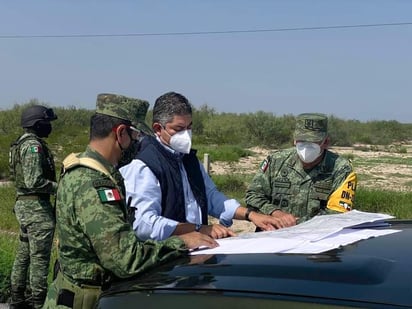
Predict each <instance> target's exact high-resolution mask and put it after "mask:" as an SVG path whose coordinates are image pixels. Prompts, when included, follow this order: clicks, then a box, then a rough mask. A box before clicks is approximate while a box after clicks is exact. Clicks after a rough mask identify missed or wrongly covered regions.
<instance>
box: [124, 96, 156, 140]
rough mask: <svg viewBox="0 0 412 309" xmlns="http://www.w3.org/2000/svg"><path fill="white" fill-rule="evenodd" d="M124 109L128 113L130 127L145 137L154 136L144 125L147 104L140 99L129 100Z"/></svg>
mask: <svg viewBox="0 0 412 309" xmlns="http://www.w3.org/2000/svg"><path fill="white" fill-rule="evenodd" d="M126 108H127V109H128V110H129V111H130V115H129V118H130V120H131V121H132V125H133V126H134V127H135V128H137V129H138V130H140V131H142V132H143V133H144V134H146V135H152V136H154V133H153V130H152V129H151V128H149V126H148V125H147V124H146V114H147V110H148V109H149V102H147V101H145V100H140V99H134V100H129V101H128V103H126Z"/></svg>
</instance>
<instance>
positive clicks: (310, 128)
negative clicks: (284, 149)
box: [294, 113, 328, 143]
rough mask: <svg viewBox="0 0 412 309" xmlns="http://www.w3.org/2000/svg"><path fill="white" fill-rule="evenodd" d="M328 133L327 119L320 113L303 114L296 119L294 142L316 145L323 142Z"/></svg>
mask: <svg viewBox="0 0 412 309" xmlns="http://www.w3.org/2000/svg"><path fill="white" fill-rule="evenodd" d="M327 132H328V118H327V116H326V115H324V114H320V113H304V114H300V115H298V116H297V117H296V127H295V136H294V139H295V141H304V142H313V143H317V142H320V141H323V140H324V139H325V137H326V136H327Z"/></svg>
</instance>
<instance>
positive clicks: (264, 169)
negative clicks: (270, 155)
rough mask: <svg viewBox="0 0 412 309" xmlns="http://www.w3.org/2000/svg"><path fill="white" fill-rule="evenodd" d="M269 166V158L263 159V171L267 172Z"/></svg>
mask: <svg viewBox="0 0 412 309" xmlns="http://www.w3.org/2000/svg"><path fill="white" fill-rule="evenodd" d="M268 166H269V162H268V160H266V159H265V160H263V161H262V163H260V166H259V167H260V170H261V171H262V173H264V172H266V170H267V169H268Z"/></svg>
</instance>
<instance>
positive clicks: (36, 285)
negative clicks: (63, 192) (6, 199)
mask: <svg viewBox="0 0 412 309" xmlns="http://www.w3.org/2000/svg"><path fill="white" fill-rule="evenodd" d="M10 167H11V172H12V174H13V175H14V179H15V183H16V191H17V200H16V204H15V206H14V212H15V214H16V218H17V221H18V222H19V225H20V241H19V244H18V248H17V252H16V258H15V261H14V265H13V270H12V274H11V285H12V292H13V291H14V292H16V293H17V294H18V295H20V296H19V298H21V297H23V295H24V291H25V290H26V282H27V275H28V273H29V274H30V278H29V283H30V287H31V290H32V297H33V302H34V304H35V306H36V304H37V305H39V304H42V302H43V300H44V297H45V295H46V292H47V275H48V270H49V262H50V251H51V247H52V242H53V234H54V214H53V208H52V205H51V203H50V194H54V193H55V191H56V188H57V184H56V175H55V166H54V160H53V156H52V153H51V152H50V151H49V149H48V147H47V144H46V142H44V141H43V140H42V139H40V138H39V137H37V136H36V135H35V134H33V133H25V134H23V135H22V136H21V137H20V138H19V139H18V140H17V141H16V142H15V143H14V144H13V145H12V148H11V152H10ZM17 302H24V299H18V300H17Z"/></svg>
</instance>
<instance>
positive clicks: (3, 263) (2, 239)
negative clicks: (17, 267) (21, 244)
mask: <svg viewBox="0 0 412 309" xmlns="http://www.w3.org/2000/svg"><path fill="white" fill-rule="evenodd" d="M17 240H18V236H17V234H12V233H0V303H4V302H6V300H7V298H8V297H9V295H10V274H11V269H12V266H13V262H14V256H15V251H16V247H17Z"/></svg>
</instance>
